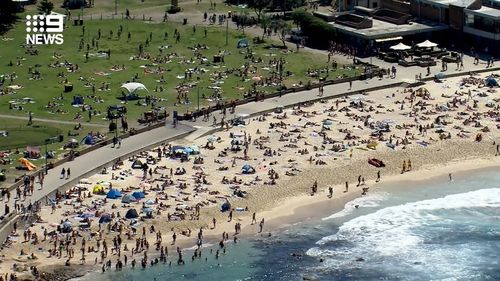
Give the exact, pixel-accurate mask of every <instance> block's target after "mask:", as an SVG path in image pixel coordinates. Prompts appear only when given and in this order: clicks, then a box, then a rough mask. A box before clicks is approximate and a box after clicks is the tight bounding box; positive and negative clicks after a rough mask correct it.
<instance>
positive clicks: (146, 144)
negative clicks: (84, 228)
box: [0, 56, 500, 241]
mask: <svg viewBox="0 0 500 281" xmlns="http://www.w3.org/2000/svg"><path fill="white" fill-rule="evenodd" d="M363 61H365V62H370V59H369V58H368V59H363ZM372 62H373V63H374V64H379V65H380V66H381V67H385V68H389V67H392V64H388V63H385V62H382V61H379V60H378V59H372ZM472 62H473V58H471V57H468V56H466V57H465V58H464V65H465V69H464V70H462V71H458V70H456V69H455V65H452V64H449V70H448V71H446V72H444V73H445V74H461V75H468V73H469V72H471V71H473V72H475V71H479V70H484V69H485V63H484V62H481V63H480V64H479V65H474V64H473V63H472ZM396 68H397V77H396V78H386V77H384V78H383V79H379V78H373V79H369V80H365V81H354V82H353V83H352V86H351V85H349V83H343V84H336V85H330V86H325V87H324V95H323V96H322V97H319V96H318V89H312V90H308V91H302V92H296V93H290V94H287V95H284V96H282V97H276V98H270V99H267V100H264V101H261V102H251V103H247V104H244V105H241V106H238V107H237V108H236V111H235V115H236V114H251V115H255V114H259V113H262V112H266V111H270V110H273V109H274V108H276V107H277V106H278V105H281V106H285V107H286V106H291V105H294V104H297V103H302V102H306V101H314V100H319V99H324V98H333V97H339V96H344V95H346V94H350V93H353V92H359V91H367V90H370V89H373V88H377V87H394V86H397V85H399V84H401V83H402V82H407V83H412V82H416V80H415V76H416V75H418V74H420V73H422V77H423V78H426V76H424V75H425V73H426V69H424V68H421V67H402V66H396ZM488 70H489V71H497V70H500V68H489V69H488ZM438 72H441V65H440V64H439V63H438V65H437V66H434V67H432V68H431V75H429V76H427V77H429V78H430V77H433V76H434V75H435V74H436V73H438ZM213 116H216V118H217V121H218V122H219V121H220V120H221V115H220V114H219V113H218V112H217V113H214V115H213ZM230 118H232V116H227V117H226V120H229V119H230ZM35 120H36V119H35ZM57 122H61V121H57ZM167 124H170V123H167ZM211 124H212V119H210V120H209V121H207V122H203V121H202V120H201V118H198V120H196V121H194V122H189V121H187V122H185V124H182V123H180V124H179V125H178V126H177V128H171V126H170V125H167V126H165V127H161V128H158V129H154V130H151V131H148V132H145V133H142V134H138V135H135V136H132V137H129V138H127V139H125V140H124V141H123V144H122V146H121V148H119V149H116V148H111V147H110V146H109V145H108V146H106V147H102V148H99V149H96V150H94V151H92V152H89V153H87V154H84V155H82V156H80V157H77V158H76V159H75V160H74V161H72V162H67V163H66V164H64V165H63V167H64V168H66V169H67V168H70V169H71V174H72V176H71V178H72V179H74V180H71V179H70V180H62V179H60V171H61V169H62V168H63V167H59V168H57V169H55V170H50V171H49V173H48V175H47V176H46V177H45V182H44V187H43V189H39V186H36V187H35V192H34V194H33V195H32V196H30V197H29V199H28V200H26V201H24V202H19V203H20V204H24V205H28V204H29V203H30V202H33V203H34V202H35V201H37V200H40V199H43V198H44V197H45V196H47V195H48V194H50V193H52V192H54V191H55V190H57V189H58V188H61V187H63V186H65V185H71V184H75V183H76V182H77V180H78V179H79V178H82V177H85V176H87V175H89V174H92V173H95V172H96V170H97V169H100V168H101V167H102V166H103V165H107V164H108V163H109V162H110V161H113V160H114V159H116V158H118V157H127V156H128V155H130V154H133V153H135V152H137V151H140V150H144V149H148V148H150V147H152V146H154V145H157V144H159V143H161V142H163V141H165V140H167V139H172V138H175V137H182V136H185V135H187V134H189V133H190V132H193V131H196V130H197V129H199V132H197V133H195V134H196V135H198V136H201V135H202V134H204V133H208V132H209V131H210V130H212V129H213V127H212V126H211ZM196 135H195V136H196ZM191 137H193V136H191ZM14 197H15V190H14V191H12V192H11V200H10V202H3V204H0V215H3V214H4V211H5V205H8V206H9V207H10V210H11V212H14V202H15V200H14ZM2 225H3V224H2ZM7 234H8V231H0V239H1V240H2V241H3V239H4V238H5V235H7Z"/></svg>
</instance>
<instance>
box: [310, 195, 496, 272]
mask: <svg viewBox="0 0 500 281" xmlns="http://www.w3.org/2000/svg"><path fill="white" fill-rule="evenodd" d="M497 208H500V188H491V189H481V190H477V191H471V192H467V193H461V194H454V195H448V196H445V197H442V198H438V199H431V200H423V201H418V202H412V203H407V204H403V205H398V206H393V207H387V208H384V209H381V210H378V211H376V212H374V213H371V214H368V215H364V216H360V217H357V218H354V219H352V220H350V221H347V222H345V223H344V224H343V225H342V226H341V227H340V228H339V230H338V232H337V233H336V234H334V235H330V236H326V237H324V238H322V239H320V240H319V241H317V242H316V245H317V246H316V247H313V248H311V249H309V250H308V251H307V252H306V253H307V255H309V256H312V257H322V258H324V260H325V261H324V262H323V263H322V267H323V268H337V269H339V268H346V267H347V268H352V267H358V266H359V262H356V261H354V260H355V259H356V258H358V257H362V258H363V259H366V260H371V261H373V262H374V263H377V264H378V265H379V266H380V265H381V264H382V265H385V264H392V265H394V264H397V265H398V266H401V267H403V266H409V267H412V268H418V267H425V270H428V271H429V272H432V271H435V272H436V274H438V275H439V273H442V274H443V277H445V276H446V275H448V274H452V276H466V274H470V272H468V271H467V266H466V265H468V264H473V263H475V262H479V261H480V259H482V258H483V257H481V254H478V253H480V252H481V251H483V249H480V248H479V247H478V246H477V244H474V243H470V244H469V243H468V241H467V237H466V238H465V239H464V240H463V241H460V242H459V243H463V244H464V245H462V246H461V247H460V250H458V249H457V248H456V246H454V245H446V244H445V245H444V246H443V245H440V244H439V242H436V243H435V241H434V240H436V239H439V240H443V241H447V240H448V239H460V238H454V237H453V235H465V236H467V235H468V233H467V231H469V230H468V229H467V227H468V226H469V225H471V226H470V227H471V230H470V231H471V232H472V233H479V232H482V234H484V233H485V232H486V231H483V230H482V227H483V224H484V223H483V222H482V219H484V220H485V221H488V220H490V219H491V218H492V217H494V214H495V212H496V211H497ZM346 209H347V208H346ZM478 210H480V212H478ZM490 213H491V214H490ZM485 214H486V215H485ZM334 215H336V214H334ZM481 216H484V217H481ZM462 217H465V218H464V219H463V221H462ZM468 220H472V222H470V223H469V221H468ZM456 225H460V226H461V229H460V231H457V232H455V231H453V230H454V229H455V228H454V226H456ZM487 228H489V229H490V230H492V228H496V231H498V229H500V226H499V225H498V224H497V225H496V226H491V225H488V226H487ZM450 236H452V237H451V238H450ZM452 241H453V240H452ZM387 261H389V262H387ZM366 265H367V264H364V266H366ZM464 274H465V275H464Z"/></svg>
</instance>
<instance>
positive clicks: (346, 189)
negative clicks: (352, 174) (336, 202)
mask: <svg viewBox="0 0 500 281" xmlns="http://www.w3.org/2000/svg"><path fill="white" fill-rule="evenodd" d="M348 191H349V182H345V191H344V192H348Z"/></svg>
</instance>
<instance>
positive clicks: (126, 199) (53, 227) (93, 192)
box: [0, 73, 500, 280]
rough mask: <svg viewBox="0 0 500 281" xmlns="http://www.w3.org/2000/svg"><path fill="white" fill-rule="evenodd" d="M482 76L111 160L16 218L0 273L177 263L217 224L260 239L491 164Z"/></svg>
mask: <svg viewBox="0 0 500 281" xmlns="http://www.w3.org/2000/svg"><path fill="white" fill-rule="evenodd" d="M489 75H491V73H486V74H482V75H480V76H474V77H466V78H463V77H460V78H451V79H447V80H445V81H443V82H441V83H436V82H429V83H427V84H426V85H424V86H422V87H418V88H393V89H388V90H382V91H376V92H371V93H369V94H366V95H358V96H354V97H349V98H344V99H342V98H341V99H332V100H324V101H322V102H318V103H311V104H305V105H303V106H301V107H295V108H287V109H284V110H283V112H275V113H270V114H266V115H263V116H258V117H253V118H249V119H246V120H244V122H245V124H244V125H243V124H241V125H240V126H232V127H230V126H227V128H226V126H224V128H223V129H222V130H221V131H219V132H217V133H214V135H210V136H206V137H202V138H200V139H196V140H194V141H192V140H188V138H186V139H183V140H179V141H177V142H176V143H170V144H166V145H164V146H162V147H158V148H155V149H152V150H151V151H149V152H147V153H142V154H139V155H136V156H135V157H133V158H130V159H122V163H116V165H114V167H109V168H108V169H106V171H102V173H99V174H96V175H93V176H91V177H89V178H87V179H82V180H81V181H80V183H79V184H78V185H77V186H75V187H74V188H72V189H71V190H69V191H68V192H66V193H65V194H64V193H61V194H60V195H59V196H58V197H57V198H53V199H51V200H50V201H49V202H48V203H49V204H47V205H46V206H42V208H41V211H40V213H39V218H38V220H37V221H35V222H34V223H32V224H31V225H27V226H21V225H19V226H18V227H17V232H16V233H15V234H13V235H12V236H11V237H10V239H9V241H7V242H6V243H5V244H4V247H3V248H2V250H1V255H2V262H1V263H0V272H2V273H3V274H6V273H12V272H16V275H17V276H19V277H23V278H25V277H26V278H27V277H29V276H33V275H32V273H33V271H34V272H35V273H37V274H38V275H39V276H42V277H43V273H41V272H45V271H47V268H46V266H47V265H49V264H50V265H54V264H56V265H61V266H63V265H64V264H65V263H66V264H72V265H76V264H82V265H83V264H84V265H89V266H90V267H89V268H95V269H96V270H100V269H101V268H104V269H105V270H115V267H118V268H119V267H120V265H119V264H120V263H121V266H123V267H127V266H130V264H131V263H132V261H133V260H135V262H137V265H136V266H137V267H140V266H141V260H142V261H143V263H144V264H146V266H149V265H150V264H154V263H155V262H156V261H155V260H154V259H153V258H152V257H155V258H156V257H159V258H160V260H162V259H164V258H166V259H168V260H169V261H170V262H172V263H182V262H183V260H184V259H188V258H190V256H189V257H183V256H182V254H183V252H182V248H191V247H193V246H195V247H194V248H196V245H201V244H207V243H210V244H217V243H222V244H224V243H225V242H226V241H225V240H224V239H222V235H223V233H226V234H228V235H227V238H226V240H234V239H235V238H234V237H238V239H239V238H240V237H244V236H246V235H249V236H253V235H264V236H265V235H269V234H268V233H269V232H271V231H272V230H274V229H277V228H281V227H286V226H287V225H290V224H293V223H299V222H301V221H305V220H307V219H309V218H322V217H325V216H328V215H330V214H332V213H335V212H337V211H340V210H342V208H343V207H344V205H345V203H346V202H347V201H350V200H352V199H354V198H356V197H359V196H363V194H366V193H369V192H372V191H373V190H378V189H383V188H384V187H383V186H384V185H385V184H388V183H391V184H394V183H397V184H400V185H401V188H404V184H403V183H404V182H408V181H418V180H424V179H429V178H433V177H446V179H448V177H453V175H455V174H460V173H463V172H465V171H470V170H474V169H481V168H487V167H496V166H499V165H500V157H496V155H497V154H498V149H499V146H498V144H499V143H498V139H499V138H498V137H499V130H498V125H497V124H498V121H497V120H498V118H500V113H499V109H500V107H499V102H500V99H497V98H495V96H496V92H497V91H498V89H495V88H488V87H486V86H484V80H485V78H486V77H487V76H489ZM214 116H216V118H217V119H220V118H222V116H223V115H222V114H219V113H218V112H217V113H214ZM232 117H233V116H231V115H230V114H228V115H226V116H225V117H224V120H226V121H228V122H229V120H230V119H231V118H232ZM210 122H212V117H210V118H209V120H208V122H207V123H210ZM228 125H229V124H228ZM379 176H380V178H379ZM111 189H112V190H111ZM110 191H111V192H110ZM330 197H331V198H330ZM4 200H5V199H4ZM359 207H360V208H362V207H363V206H359ZM221 208H226V209H227V210H226V211H225V212H221ZM131 209H133V210H135V212H130V210H131ZM134 213H135V214H134ZM253 214H255V221H253V218H252V217H253ZM99 221H101V222H102V223H99ZM214 221H215V223H214ZM214 224H215V225H214ZM235 233H237V234H235ZM174 235H175V236H176V237H175V243H174ZM105 242H107V243H105ZM177 247H179V248H177ZM201 248H202V247H201ZM167 251H168V257H167V255H165V254H166V252H167ZM176 251H177V252H176ZM162 253H163V254H162ZM190 254H191V253H190ZM125 257H127V258H126V259H125ZM127 260H128V262H127ZM106 263H108V264H107V265H106ZM14 264H15V266H14ZM33 266H35V267H36V269H35V270H33ZM30 267H31V269H30ZM3 274H2V275H3ZM49 279H50V278H49V277H46V280H49Z"/></svg>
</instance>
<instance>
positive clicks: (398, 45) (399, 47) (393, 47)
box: [389, 43, 411, 51]
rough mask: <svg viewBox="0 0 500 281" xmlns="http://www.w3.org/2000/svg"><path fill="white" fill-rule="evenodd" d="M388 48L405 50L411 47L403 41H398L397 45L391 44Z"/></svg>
mask: <svg viewBox="0 0 500 281" xmlns="http://www.w3.org/2000/svg"><path fill="white" fill-rule="evenodd" d="M389 49H391V50H394V51H405V50H409V49H411V47H410V46H408V45H405V44H403V43H399V44H397V45H394V46H391V47H390V48H389Z"/></svg>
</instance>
